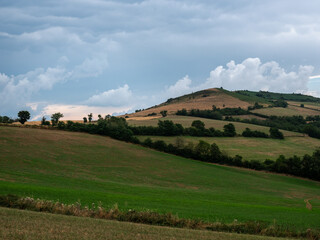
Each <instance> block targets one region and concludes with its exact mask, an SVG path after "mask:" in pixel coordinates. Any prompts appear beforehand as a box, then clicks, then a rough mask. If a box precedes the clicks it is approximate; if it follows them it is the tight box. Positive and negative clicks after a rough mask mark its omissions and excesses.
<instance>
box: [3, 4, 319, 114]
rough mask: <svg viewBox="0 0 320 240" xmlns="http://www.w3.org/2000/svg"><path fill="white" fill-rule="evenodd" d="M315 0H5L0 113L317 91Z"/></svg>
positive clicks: (113, 109) (98, 110)
mask: <svg viewBox="0 0 320 240" xmlns="http://www.w3.org/2000/svg"><path fill="white" fill-rule="evenodd" d="M319 9H320V2H319V1H318V0H308V1H300V0H299V1H298V0H287V1H284V0H283V1H281V0H268V1H265V0H264V1H261V0H237V1H235V0H214V1H209V0H208V1H205V0H202V1H199V0H198V1H195V0H184V1H174V0H167V1H165V0H151V1H133V0H127V1H104V0H63V1H62V0H46V1H43V0H37V1H36V0H28V1H25V0H15V1H12V0H2V1H1V2H0V115H9V116H11V117H16V114H17V112H18V111H19V110H22V109H25V110H29V111H30V112H31V114H32V117H33V118H34V119H37V118H40V117H42V116H43V115H46V116H50V115H51V114H52V113H54V112H59V111H60V112H62V113H63V114H64V115H65V119H82V117H83V116H85V115H86V114H88V113H90V112H92V113H93V114H94V117H95V118H96V115H97V114H102V115H105V114H108V113H110V114H113V113H123V112H127V111H132V110H135V109H138V108H145V107H149V106H151V105H154V104H158V103H160V102H162V101H165V100H166V99H167V98H170V97H176V96H179V95H181V94H185V93H189V92H192V91H196V90H200V89H203V88H211V87H221V86H222V87H224V88H226V89H229V90H238V89H248V90H268V91H276V92H302V93H306V94H313V95H315V96H319V95H320V78H318V77H317V76H318V75H320V61H319V56H320V15H319Z"/></svg>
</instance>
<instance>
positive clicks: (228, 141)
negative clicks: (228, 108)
mask: <svg viewBox="0 0 320 240" xmlns="http://www.w3.org/2000/svg"><path fill="white" fill-rule="evenodd" d="M148 137H149V138H151V139H152V140H153V141H156V140H163V141H165V142H166V143H172V144H175V143H176V141H177V137H165V136H139V139H140V140H141V141H144V140H145V139H146V138H148ZM179 139H183V141H184V143H185V144H186V145H187V144H188V143H189V142H191V143H193V144H195V145H196V144H197V143H198V142H199V140H202V141H205V142H208V143H210V144H212V143H216V144H217V145H218V146H219V148H220V150H222V151H223V152H224V153H226V154H228V155H229V156H235V155H240V156H242V157H243V158H244V160H259V161H261V162H262V161H264V160H266V159H271V160H276V159H277V158H278V157H279V155H281V154H282V155H284V156H286V157H291V156H293V155H297V156H303V155H305V154H312V153H313V152H314V151H315V149H317V148H319V147H320V140H319V139H315V138H310V137H287V138H286V139H284V140H276V139H265V138H245V137H235V138H230V137H216V138H213V137H190V136H182V137H179Z"/></svg>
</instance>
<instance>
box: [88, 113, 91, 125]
mask: <svg viewBox="0 0 320 240" xmlns="http://www.w3.org/2000/svg"><path fill="white" fill-rule="evenodd" d="M88 120H89V123H91V121H92V113H90V114H88Z"/></svg>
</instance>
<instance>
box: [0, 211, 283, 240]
mask: <svg viewBox="0 0 320 240" xmlns="http://www.w3.org/2000/svg"><path fill="white" fill-rule="evenodd" d="M0 238H1V239H6V240H20V239H26V240H28V239H48V240H49V239H54V240H60V239H61V240H62V239H63V240H69V239H70V240H71V239H72V240H73V239H79V240H82V239H95V240H100V239H101V240H102V239H109V240H113V239H114V240H136V239H139V240H140V239H150V240H160V239H161V240H166V239H168V240H169V239H181V240H182V239H190V240H191V239H199V240H209V239H215V240H227V239H235V240H245V239H249V240H250V239H258V240H269V239H270V240H271V239H279V240H280V239H285V238H271V237H264V236H252V235H243V234H241V235H240V234H234V233H219V232H211V231H200V230H188V229H176V228H169V227H159V226H149V225H143V224H136V223H126V222H117V221H109V220H100V219H91V218H81V217H73V216H63V215H56V214H49V213H38V212H31V211H26V210H17V209H8V208H0Z"/></svg>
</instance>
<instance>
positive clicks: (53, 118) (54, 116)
mask: <svg viewBox="0 0 320 240" xmlns="http://www.w3.org/2000/svg"><path fill="white" fill-rule="evenodd" d="M62 117H63V114H62V113H60V112H57V113H54V114H52V115H51V123H52V126H56V125H57V124H58V122H59V119H60V118H62Z"/></svg>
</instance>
